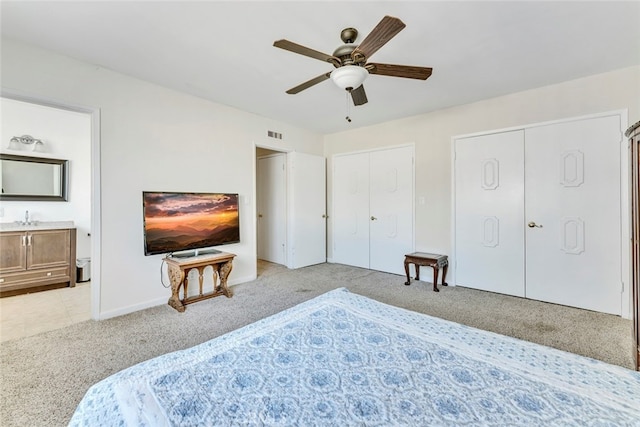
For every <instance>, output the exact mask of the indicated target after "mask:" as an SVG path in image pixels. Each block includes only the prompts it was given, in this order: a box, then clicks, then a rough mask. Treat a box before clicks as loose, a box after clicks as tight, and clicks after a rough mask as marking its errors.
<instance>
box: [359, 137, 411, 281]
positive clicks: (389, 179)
mask: <svg viewBox="0 0 640 427" xmlns="http://www.w3.org/2000/svg"><path fill="white" fill-rule="evenodd" d="M369 220H370V227H369V268H371V269H373V270H379V271H386V272H388V273H396V274H404V263H403V261H404V256H405V255H406V254H408V253H411V252H412V249H413V147H401V148H394V149H390V150H380V151H373V152H371V153H370V157H369Z"/></svg>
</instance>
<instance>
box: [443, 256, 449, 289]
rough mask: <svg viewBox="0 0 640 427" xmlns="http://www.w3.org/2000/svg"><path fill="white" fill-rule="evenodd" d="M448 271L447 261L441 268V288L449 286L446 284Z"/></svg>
mask: <svg viewBox="0 0 640 427" xmlns="http://www.w3.org/2000/svg"><path fill="white" fill-rule="evenodd" d="M448 269H449V262H448V261H447V262H446V264H445V265H444V267H443V268H442V286H449V284H448V283H447V282H446V279H447V270H448Z"/></svg>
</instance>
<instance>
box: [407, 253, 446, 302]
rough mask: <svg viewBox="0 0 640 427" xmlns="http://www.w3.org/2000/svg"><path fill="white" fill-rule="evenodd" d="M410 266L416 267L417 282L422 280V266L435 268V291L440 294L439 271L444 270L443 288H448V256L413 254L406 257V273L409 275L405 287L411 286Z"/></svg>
mask: <svg viewBox="0 0 640 427" xmlns="http://www.w3.org/2000/svg"><path fill="white" fill-rule="evenodd" d="M409 264H414V265H415V266H416V280H420V266H421V265H424V266H427V267H432V268H433V291H434V292H440V290H439V289H438V271H439V270H440V268H442V286H447V282H445V279H446V278H447V269H448V268H449V259H448V258H447V256H446V255H438V254H429V253H425V252H413V253H411V254H407V255H405V256H404V272H405V273H407V281H406V282H405V285H407V286H409V285H410V284H411V277H409Z"/></svg>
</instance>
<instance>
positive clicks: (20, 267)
mask: <svg viewBox="0 0 640 427" xmlns="http://www.w3.org/2000/svg"><path fill="white" fill-rule="evenodd" d="M26 245H27V235H26V233H25V232H24V231H16V232H6V233H0V247H1V248H2V256H0V273H3V274H4V273H13V272H17V271H24V270H25V269H26V268H27V258H26V256H27V251H26Z"/></svg>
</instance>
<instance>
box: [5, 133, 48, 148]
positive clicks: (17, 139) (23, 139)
mask: <svg viewBox="0 0 640 427" xmlns="http://www.w3.org/2000/svg"><path fill="white" fill-rule="evenodd" d="M21 144H23V145H26V146H31V150H33V151H42V148H43V147H42V146H43V145H44V142H42V141H41V140H39V139H36V138H34V137H32V136H31V135H22V136H14V137H13V138H11V140H9V148H12V149H16V150H19V149H21V148H22V145H21Z"/></svg>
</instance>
